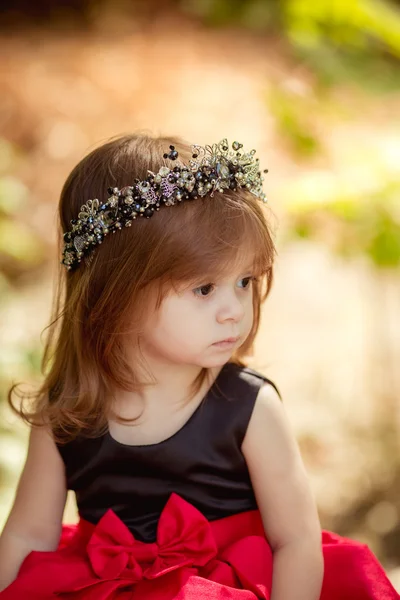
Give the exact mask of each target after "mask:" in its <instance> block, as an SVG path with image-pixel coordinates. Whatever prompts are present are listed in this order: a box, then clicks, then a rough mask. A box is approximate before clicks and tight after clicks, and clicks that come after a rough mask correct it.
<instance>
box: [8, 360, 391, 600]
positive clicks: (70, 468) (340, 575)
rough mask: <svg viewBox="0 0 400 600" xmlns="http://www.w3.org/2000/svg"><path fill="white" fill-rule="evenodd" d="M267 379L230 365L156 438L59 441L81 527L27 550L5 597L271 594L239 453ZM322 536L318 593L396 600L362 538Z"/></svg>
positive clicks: (96, 599)
mask: <svg viewBox="0 0 400 600" xmlns="http://www.w3.org/2000/svg"><path fill="white" fill-rule="evenodd" d="M265 383H269V384H270V385H272V386H274V387H275V389H276V386H275V384H274V383H272V382H271V381H270V380H269V379H267V378H266V377H265V376H264V375H262V374H260V373H258V372H256V371H254V370H252V369H250V368H243V367H240V366H237V365H235V364H233V363H227V364H226V365H225V366H224V367H223V368H222V370H221V371H220V373H219V375H218V377H217V379H216V380H215V381H214V384H213V385H212V387H211V389H210V390H209V392H208V393H207V394H206V396H205V397H204V399H203V400H202V402H201V403H200V405H199V407H198V408H197V409H196V411H195V412H194V414H193V415H192V416H191V417H190V419H189V420H188V421H187V423H186V424H185V425H184V426H183V427H182V428H181V429H180V430H179V431H178V432H177V433H175V434H174V435H172V436H171V437H169V438H168V439H166V440H165V441H163V442H161V443H158V444H152V445H147V446H130V445H124V444H121V443H119V442H117V441H115V440H114V439H113V438H112V437H111V436H110V434H109V433H108V432H107V433H106V434H104V435H103V436H101V437H98V438H96V439H84V438H81V439H76V440H74V441H72V442H70V443H68V444H66V445H62V446H59V451H60V453H61V456H62V458H63V461H64V464H65V472H66V481H67V485H68V488H69V489H71V490H74V491H75V493H76V498H77V505H78V510H79V515H80V520H79V523H78V524H76V525H63V529H62V535H61V538H60V543H59V547H58V549H57V550H56V551H55V552H37V551H34V552H31V553H30V554H29V555H28V556H27V557H26V559H25V560H24V562H23V564H22V566H21V568H20V571H19V574H18V577H17V578H16V579H15V581H14V582H13V583H11V585H9V586H8V587H7V588H6V589H5V590H4V591H3V592H1V593H0V600H26V599H27V598H29V600H56V599H58V600H257V599H263V600H269V599H270V594H271V588H272V574H273V553H272V549H271V547H270V546H269V544H268V540H267V538H266V536H265V532H264V528H263V522H262V518H261V514H260V512H259V510H258V508H257V503H256V499H255V496H254V492H253V489H252V486H251V481H250V477H249V472H248V469H247V466H246V462H245V460H244V457H243V455H242V452H241V445H242V442H243V439H244V436H245V433H246V429H247V426H248V423H249V420H250V417H251V414H252V411H253V409H254V405H255V401H256V398H257V394H258V392H259V390H260V387H261V386H262V385H264V384H265ZM277 391H278V390H277ZM278 394H279V392H278ZM321 544H322V550H323V554H324V560H325V572H324V582H323V588H322V593H321V600H399V599H400V596H399V594H398V593H397V592H396V591H395V589H394V588H393V586H392V585H391V583H390V581H389V580H388V578H387V576H386V574H385V572H384V570H383V568H382V566H381V565H380V563H379V562H378V560H377V559H376V558H375V556H374V555H373V554H372V552H371V551H370V550H369V548H368V547H367V546H366V545H365V544H360V543H358V542H356V541H354V540H350V539H347V538H344V537H341V536H339V535H336V534H334V533H332V532H329V531H322V539H321ZM290 576H291V573H290V572H288V577H290Z"/></svg>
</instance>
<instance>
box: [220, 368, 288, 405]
mask: <svg viewBox="0 0 400 600" xmlns="http://www.w3.org/2000/svg"><path fill="white" fill-rule="evenodd" d="M221 375H222V377H221V379H222V383H223V387H224V391H225V394H226V395H227V396H229V397H231V398H232V399H235V398H236V399H237V400H239V399H243V398H244V397H247V398H252V399H254V400H255V398H254V394H256V396H257V394H258V392H259V390H260V388H261V387H262V386H263V385H265V384H266V383H268V384H270V385H272V386H273V388H274V389H275V390H276V392H277V394H278V396H279V397H280V398H282V397H281V394H280V392H279V389H278V387H277V386H276V384H275V383H274V382H273V381H272V380H271V379H269V378H268V377H267V376H266V375H264V374H263V373H261V372H260V371H258V370H256V369H253V368H252V367H249V366H246V365H241V364H237V363H233V362H231V363H226V365H225V367H224V369H223V370H222V371H221ZM217 383H218V379H217Z"/></svg>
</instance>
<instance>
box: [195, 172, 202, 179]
mask: <svg viewBox="0 0 400 600" xmlns="http://www.w3.org/2000/svg"><path fill="white" fill-rule="evenodd" d="M195 178H196V179H197V181H203V179H204V173H202V171H196V174H195Z"/></svg>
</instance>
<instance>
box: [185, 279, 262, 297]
mask: <svg viewBox="0 0 400 600" xmlns="http://www.w3.org/2000/svg"><path fill="white" fill-rule="evenodd" d="M246 279H248V280H249V282H251V281H257V278H256V277H243V278H242V279H241V281H244V280H246ZM212 285H214V284H213V283H207V284H205V285H201V286H200V287H197V288H194V289H193V293H194V295H195V296H197V297H198V298H208V296H209V294H206V295H205V296H203V295H201V294H196V292H197V291H198V290H202V289H203V288H207V287H210V286H212ZM249 287H250V285H248V286H247V287H245V288H243V289H244V290H248V289H249Z"/></svg>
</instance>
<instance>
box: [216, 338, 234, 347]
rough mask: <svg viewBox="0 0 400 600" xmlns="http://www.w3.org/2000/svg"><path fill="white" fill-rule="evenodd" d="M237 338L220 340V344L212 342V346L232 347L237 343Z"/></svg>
mask: <svg viewBox="0 0 400 600" xmlns="http://www.w3.org/2000/svg"><path fill="white" fill-rule="evenodd" d="M238 339H239V338H238V337H236V338H226V339H225V340H221V341H220V342H214V344H213V346H233V345H234V344H236V342H237V341H238Z"/></svg>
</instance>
